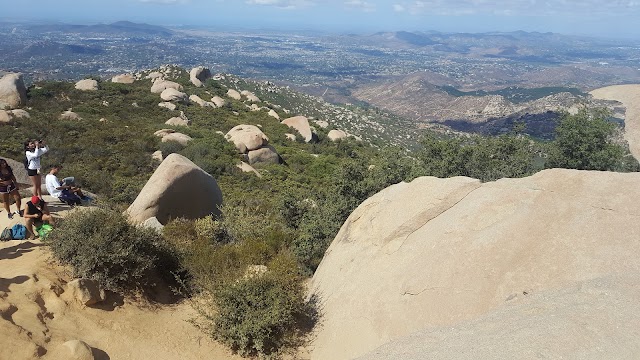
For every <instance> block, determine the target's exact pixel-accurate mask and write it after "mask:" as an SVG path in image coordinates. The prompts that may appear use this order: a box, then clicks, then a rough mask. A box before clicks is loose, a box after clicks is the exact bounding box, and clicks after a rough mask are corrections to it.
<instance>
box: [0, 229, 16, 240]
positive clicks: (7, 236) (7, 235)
mask: <svg viewBox="0 0 640 360" xmlns="http://www.w3.org/2000/svg"><path fill="white" fill-rule="evenodd" d="M7 240H13V232H12V231H11V228H8V227H7V228H4V230H2V233H0V241H7Z"/></svg>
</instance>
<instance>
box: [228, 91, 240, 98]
mask: <svg viewBox="0 0 640 360" xmlns="http://www.w3.org/2000/svg"><path fill="white" fill-rule="evenodd" d="M227 96H228V97H230V98H232V99H235V100H240V99H242V96H241V95H240V93H239V92H238V90H234V89H229V90H228V91H227Z"/></svg>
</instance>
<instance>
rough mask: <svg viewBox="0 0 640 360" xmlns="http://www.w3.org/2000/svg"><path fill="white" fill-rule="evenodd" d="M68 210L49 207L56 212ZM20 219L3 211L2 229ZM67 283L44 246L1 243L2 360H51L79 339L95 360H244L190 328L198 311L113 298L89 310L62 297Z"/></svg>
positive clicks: (0, 347) (0, 324) (65, 277)
mask: <svg viewBox="0 0 640 360" xmlns="http://www.w3.org/2000/svg"><path fill="white" fill-rule="evenodd" d="M25 201H26V200H25ZM52 205H55V204H54V202H52ZM12 210H13V207H12ZM66 211H69V209H68V208H67V207H65V206H62V205H56V206H52V212H54V214H64V212H66ZM21 220H22V218H20V217H18V216H15V217H14V219H13V220H9V219H8V218H7V215H6V213H5V211H4V210H3V211H2V212H0V230H1V229H4V227H6V226H10V225H13V224H15V223H19V222H21ZM68 280H70V278H69V277H68V276H67V274H66V271H65V269H64V268H62V267H61V266H59V265H57V264H55V263H54V262H53V261H52V259H51V256H50V253H49V251H48V249H47V247H46V245H44V244H42V242H40V241H38V240H34V241H20V240H12V241H7V242H0V359H21V360H22V359H52V357H51V353H52V350H53V349H54V348H56V347H57V346H59V345H60V344H62V343H64V342H66V341H69V340H74V339H78V340H82V341H84V342H86V343H87V344H89V346H91V347H92V348H93V353H94V357H95V359H97V360H107V359H114V360H115V359H128V360H138V359H140V360H142V359H145V360H146V359H154V360H174V359H184V360H190V359H193V360H196V359H198V360H199V359H240V357H237V356H235V355H233V354H231V353H230V352H229V351H228V350H226V349H225V348H224V347H223V346H222V345H220V344H218V343H216V342H214V341H212V340H210V339H209V338H208V337H207V336H206V335H205V334H204V333H202V332H201V331H200V330H198V329H196V328H195V327H194V326H192V325H191V324H190V323H189V322H187V321H188V320H189V319H190V318H192V317H193V316H194V312H193V310H192V308H191V307H190V306H189V305H188V304H186V303H181V304H174V305H158V306H149V305H148V304H147V305H145V304H142V303H135V302H131V301H129V300H127V299H123V298H122V297H120V296H118V295H115V294H111V295H110V296H109V298H108V299H107V301H106V302H104V303H102V304H100V305H99V306H95V307H84V306H82V305H80V304H78V303H76V302H74V301H72V300H71V299H69V298H68V297H67V296H66V294H65V293H64V289H65V284H66V282H67V281H68ZM47 353H49V356H47Z"/></svg>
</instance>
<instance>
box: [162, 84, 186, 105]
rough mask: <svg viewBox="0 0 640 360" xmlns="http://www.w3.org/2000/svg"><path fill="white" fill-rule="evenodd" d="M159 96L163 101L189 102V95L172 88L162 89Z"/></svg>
mask: <svg viewBox="0 0 640 360" xmlns="http://www.w3.org/2000/svg"><path fill="white" fill-rule="evenodd" d="M160 98H162V100H164V101H178V102H183V103H187V102H189V96H187V94H185V93H183V92H181V91H178V90H176V89H173V88H168V89H165V90H164V91H162V93H161V94H160Z"/></svg>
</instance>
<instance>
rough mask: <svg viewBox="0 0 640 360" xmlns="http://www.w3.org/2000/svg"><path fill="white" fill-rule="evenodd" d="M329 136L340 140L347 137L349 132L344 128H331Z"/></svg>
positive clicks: (332, 139)
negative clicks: (343, 129)
mask: <svg viewBox="0 0 640 360" xmlns="http://www.w3.org/2000/svg"><path fill="white" fill-rule="evenodd" d="M327 137H328V138H329V140H331V141H338V140H342V139H346V138H347V133H346V132H344V131H342V130H331V131H329V134H328V135H327Z"/></svg>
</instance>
